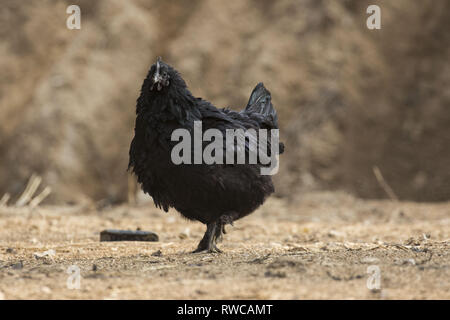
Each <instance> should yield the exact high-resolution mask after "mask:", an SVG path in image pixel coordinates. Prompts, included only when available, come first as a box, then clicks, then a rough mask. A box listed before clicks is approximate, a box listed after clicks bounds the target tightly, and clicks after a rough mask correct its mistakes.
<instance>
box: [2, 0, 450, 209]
mask: <svg viewBox="0 0 450 320" xmlns="http://www.w3.org/2000/svg"><path fill="white" fill-rule="evenodd" d="M70 4H77V5H79V6H80V7H81V30H69V29H67V28H66V19H67V18H68V16H69V15H68V14H66V8H67V6H68V5H70ZM370 4H377V5H379V6H380V7H381V26H382V28H381V30H368V29H367V27H366V19H367V17H368V16H369V15H368V14H367V13H366V8H367V7H368V6H369V5H370ZM449 30H450V1H447V0H433V1H431V0H429V1H425V0H396V1H375V0H371V1H365V0H342V1H337V0H335V1H333V0H328V1H327V0H321V1H319V0H296V1H294V0H292V1H290V0H278V1H270V0H265V1H262V0H245V1H243V0H239V1H238V0H230V1H218V0H217V1H211V0H192V1H189V3H187V2H186V1H181V0H176V1H156V0H133V1H119V0H98V1H87V0H86V1H75V0H71V1H45V0H42V1H16V0H1V1H0V39H1V42H0V70H1V77H0V168H1V169H0V197H1V196H2V195H3V194H5V193H9V194H11V196H12V198H14V197H16V198H17V197H19V196H20V194H21V193H22V191H23V190H24V188H25V186H26V185H27V182H28V180H29V178H30V176H31V175H32V174H37V175H39V176H41V177H42V179H43V184H42V185H43V186H45V185H46V186H50V187H51V188H52V193H51V194H50V196H49V197H48V198H47V199H46V200H45V201H46V203H80V202H90V201H106V202H108V203H111V204H114V203H120V202H123V201H127V198H128V192H129V181H128V173H127V172H126V168H127V164H128V149H129V144H130V141H131V139H132V135H133V127H134V119H135V105H136V99H137V97H138V95H139V91H140V87H141V84H142V81H143V79H144V77H145V76H146V74H147V72H148V69H149V67H150V65H151V64H152V63H154V61H155V59H156V57H157V56H158V55H160V56H162V57H163V59H164V60H165V61H167V62H168V63H170V64H171V65H173V66H174V67H175V68H176V69H177V70H178V71H180V72H181V74H182V75H183V77H184V79H185V80H186V82H187V83H188V85H189V87H190V89H191V91H192V92H193V93H194V95H196V96H201V97H203V98H205V99H207V100H209V101H212V102H213V103H214V104H215V105H216V106H218V107H227V106H229V107H231V108H233V109H237V110H238V109H241V108H243V107H244V106H245V104H246V103H247V100H248V97H249V95H250V92H251V90H252V89H253V87H254V86H255V85H256V84H257V83H258V82H260V81H263V82H264V84H265V85H266V87H267V88H269V90H270V91H271V92H272V99H273V103H274V105H275V107H276V108H277V110H278V112H279V118H280V120H279V123H280V128H281V130H280V134H281V140H282V141H284V142H285V144H286V152H285V154H284V155H283V156H282V158H281V161H280V165H281V168H280V172H279V174H278V175H277V176H276V177H275V184H276V190H277V191H276V192H277V196H278V197H281V198H284V199H287V200H290V199H293V198H296V197H299V196H301V195H302V194H303V193H305V192H307V191H314V190H332V191H334V190H339V191H345V192H350V193H352V194H353V195H355V196H357V197H362V198H386V197H388V195H387V192H386V186H384V187H383V183H384V184H386V185H388V186H389V187H390V189H392V192H393V193H394V194H395V196H396V197H398V198H399V199H400V200H414V201H445V200H450V170H449V165H450V49H449V48H450V33H449ZM377 172H378V174H379V175H378V179H377V175H376V174H375V173H377ZM380 175H382V178H381V179H380Z"/></svg>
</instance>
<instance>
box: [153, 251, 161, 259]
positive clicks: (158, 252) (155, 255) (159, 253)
mask: <svg viewBox="0 0 450 320" xmlns="http://www.w3.org/2000/svg"><path fill="white" fill-rule="evenodd" d="M152 256H153V257H161V256H162V252H161V250H158V251H155V252H153V253H152Z"/></svg>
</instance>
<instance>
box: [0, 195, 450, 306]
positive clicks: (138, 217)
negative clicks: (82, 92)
mask: <svg viewBox="0 0 450 320" xmlns="http://www.w3.org/2000/svg"><path fill="white" fill-rule="evenodd" d="M137 228H140V229H142V230H149V231H154V232H156V233H157V234H158V235H159V241H158V242H99V233H100V231H102V230H104V229H130V230H136V229H137ZM227 231H228V233H227V234H226V235H225V239H224V241H223V242H222V243H220V244H219V247H220V248H221V249H222V250H223V253H221V254H192V253H190V252H191V251H192V250H193V249H194V248H195V247H196V245H197V242H198V241H199V240H200V239H201V237H202V235H203V232H204V226H203V225H201V224H199V223H193V222H189V221H186V220H185V219H183V218H181V217H180V216H179V214H178V213H176V212H172V211H171V212H169V213H168V214H165V213H163V212H162V211H159V210H157V209H155V208H154V207H153V205H152V204H146V205H139V206H127V205H121V206H115V207H105V208H102V209H95V208H90V207H82V206H44V207H38V208H36V209H34V210H31V209H30V208H27V207H25V208H17V207H2V208H1V209H0V297H1V298H4V299H450V204H449V203H442V204H429V203H421V204H418V203H413V202H391V201H366V200H360V199H356V198H353V197H352V196H350V195H347V194H343V193H312V194H305V195H304V196H303V197H301V198H299V199H298V200H296V201H295V202H290V203H288V202H286V201H285V200H280V199H277V198H272V199H269V200H268V201H267V203H266V204H265V205H264V206H263V207H262V208H260V209H259V210H258V211H257V212H255V213H254V214H252V215H251V216H248V217H246V218H244V219H242V220H240V221H236V222H235V225H234V227H231V226H229V227H228V228H227ZM71 266H76V267H75V268H79V270H80V274H81V279H80V287H79V289H69V288H68V285H67V283H68V278H69V277H70V276H71V274H69V273H68V269H69V268H70V267H71ZM72 268H74V267H72ZM373 268H375V269H377V270H379V275H380V278H379V279H380V287H379V289H376V288H375V289H374V288H373V286H371V284H372V285H373V282H372V280H373V278H371V277H372V276H373V273H372V272H373V270H374V269H373ZM371 279H372V280H371ZM69 283H72V284H73V282H70V281H69ZM368 285H369V287H370V288H371V289H369V288H368Z"/></svg>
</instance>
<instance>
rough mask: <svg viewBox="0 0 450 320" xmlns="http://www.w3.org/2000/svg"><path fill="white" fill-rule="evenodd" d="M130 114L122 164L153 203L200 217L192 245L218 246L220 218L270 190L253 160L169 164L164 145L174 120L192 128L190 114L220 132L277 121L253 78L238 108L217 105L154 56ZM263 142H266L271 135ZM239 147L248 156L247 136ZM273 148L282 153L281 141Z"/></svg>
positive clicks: (243, 210) (229, 219) (253, 204)
mask: <svg viewBox="0 0 450 320" xmlns="http://www.w3.org/2000/svg"><path fill="white" fill-rule="evenodd" d="M136 115H137V116H136V124H135V135H134V138H133V140H132V142H131V146H130V152H129V155H130V162H129V169H132V171H133V172H134V173H135V174H136V176H137V179H138V182H139V183H140V184H141V186H142V189H143V190H144V192H146V193H148V194H149V195H150V196H152V198H153V201H154V203H155V205H156V206H157V207H159V208H162V209H163V210H164V211H167V210H168V209H169V208H170V207H173V208H175V209H176V210H177V211H179V212H180V213H181V214H182V215H183V216H184V217H186V218H188V219H190V220H198V221H200V222H202V223H204V224H206V225H207V230H206V233H205V235H204V237H203V239H202V240H201V241H200V243H199V245H198V248H197V250H195V251H194V252H200V251H207V252H220V250H219V249H218V248H217V246H216V242H217V241H218V240H220V239H221V238H222V233H225V225H226V224H232V223H233V221H235V220H237V219H240V218H242V217H244V216H246V215H248V214H250V213H251V212H253V211H254V210H255V209H256V208H258V207H259V206H260V205H261V204H262V203H263V202H264V200H265V199H266V198H267V196H269V195H270V194H271V193H273V192H274V186H273V183H272V180H271V176H270V175H261V171H260V169H261V167H262V166H263V165H262V164H261V163H260V162H258V163H257V164H211V165H207V164H178V165H176V164H174V163H173V162H172V159H171V150H172V148H173V146H174V145H175V144H176V143H177V142H176V141H171V135H172V132H173V130H175V129H177V128H185V129H187V130H189V132H192V131H193V127H194V121H201V122H202V129H203V131H205V130H207V129H210V128H215V129H218V130H220V131H221V132H223V133H225V130H226V129H238V128H240V129H251V128H253V129H277V128H278V124H277V114H276V111H275V109H274V108H273V106H272V103H271V96H270V93H269V91H268V90H267V89H266V88H264V86H263V84H262V83H260V84H258V85H257V86H256V87H255V89H254V90H253V92H252V94H251V96H250V99H249V102H248V105H247V107H246V108H245V109H244V110H242V111H240V112H235V111H232V110H229V109H217V108H216V107H214V106H213V105H212V104H211V103H210V102H208V101H205V100H203V99H201V98H195V97H194V96H193V95H192V94H191V92H190V91H189V90H188V88H187V86H186V83H185V82H184V80H183V79H182V77H181V76H180V74H179V73H178V72H177V71H176V70H175V69H173V68H172V67H171V66H169V65H168V64H166V63H164V62H162V61H161V60H159V59H158V61H157V63H155V64H154V65H152V67H151V68H150V71H149V72H148V75H147V77H146V79H145V80H144V83H143V85H142V88H141V94H140V96H139V98H138V100H137V107H136ZM256 138H257V139H258V137H256ZM267 145H268V147H269V148H270V140H269V142H268V143H267ZM224 146H225V143H224ZM245 148H246V155H247V156H248V154H249V152H251V151H249V141H248V140H247V141H246V144H245ZM279 149H280V151H279V152H280V153H281V152H282V151H283V149H284V147H283V144H282V143H280V144H279ZM269 150H270V149H269ZM191 152H193V150H191ZM224 154H225V153H224ZM258 161H259V160H258Z"/></svg>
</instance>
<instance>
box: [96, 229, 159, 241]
mask: <svg viewBox="0 0 450 320" xmlns="http://www.w3.org/2000/svg"><path fill="white" fill-rule="evenodd" d="M158 240H159V238H158V235H157V234H156V233H154V232H150V231H132V230H103V231H102V232H100V241H158Z"/></svg>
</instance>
